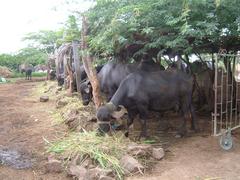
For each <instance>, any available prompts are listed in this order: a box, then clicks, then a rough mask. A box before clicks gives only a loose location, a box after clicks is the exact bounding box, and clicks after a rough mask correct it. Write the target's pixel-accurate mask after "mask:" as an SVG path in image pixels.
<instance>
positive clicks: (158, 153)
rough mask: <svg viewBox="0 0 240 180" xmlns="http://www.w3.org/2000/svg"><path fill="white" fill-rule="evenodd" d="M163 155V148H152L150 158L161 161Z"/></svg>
mask: <svg viewBox="0 0 240 180" xmlns="http://www.w3.org/2000/svg"><path fill="white" fill-rule="evenodd" d="M164 155H165V153H164V150H163V148H153V150H152V157H153V158H154V159H157V160H161V159H162V158H163V157H164Z"/></svg>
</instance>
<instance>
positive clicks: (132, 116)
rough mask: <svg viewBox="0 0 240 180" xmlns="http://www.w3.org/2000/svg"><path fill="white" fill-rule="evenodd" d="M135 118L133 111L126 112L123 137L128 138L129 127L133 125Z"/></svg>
mask: <svg viewBox="0 0 240 180" xmlns="http://www.w3.org/2000/svg"><path fill="white" fill-rule="evenodd" d="M135 116H136V113H135V112H134V111H128V118H127V131H126V133H125V136H126V137H128V136H129V129H130V126H131V125H132V124H133V120H134V117H135Z"/></svg>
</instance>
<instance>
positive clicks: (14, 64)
mask: <svg viewBox="0 0 240 180" xmlns="http://www.w3.org/2000/svg"><path fill="white" fill-rule="evenodd" d="M19 64H21V62H20V59H18V58H17V56H16V55H11V54H0V66H6V67H8V68H10V69H16V70H17V69H18V66H19Z"/></svg>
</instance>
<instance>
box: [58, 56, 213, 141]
mask: <svg viewBox="0 0 240 180" xmlns="http://www.w3.org/2000/svg"><path fill="white" fill-rule="evenodd" d="M196 65H197V66H198V68H196V69H201V68H202V67H200V65H199V64H196ZM80 69H81V71H80V72H81V84H80V93H81V97H82V103H83V105H88V104H89V102H90V101H91V100H92V97H93V95H92V86H91V83H90V81H89V80H88V77H87V74H86V72H85V71H84V67H83V65H82V66H81V67H80ZM209 70H211V68H209V67H207V66H204V68H202V70H201V72H200V73H199V74H201V75H200V76H201V78H200V79H201V80H202V81H204V82H203V83H202V82H198V83H197V81H198V77H196V76H194V75H193V74H194V73H188V72H187V70H186V68H185V69H184V68H182V69H181V68H180V69H179V68H177V66H176V63H173V64H172V65H170V66H169V67H168V68H166V69H165V68H164V67H163V66H161V65H160V64H159V63H155V62H154V61H149V60H146V61H144V60H143V61H141V63H131V64H129V63H123V62H115V61H109V62H108V63H106V64H105V65H103V66H98V67H96V71H97V78H98V80H99V84H100V90H101V92H102V93H103V94H105V96H106V98H107V103H106V104H105V105H104V106H101V107H100V108H99V109H98V110H97V119H98V124H99V130H100V132H101V133H104V132H108V131H110V130H111V129H112V122H113V119H114V118H119V117H121V116H122V115H124V114H125V113H126V112H127V114H128V121H127V130H128V129H129V126H130V125H131V124H132V123H133V120H134V118H135V117H136V116H137V115H139V120H140V123H141V133H140V136H139V137H146V136H147V119H148V113H149V111H156V112H160V113H163V112H165V111H169V110H173V111H175V112H178V113H179V114H181V116H182V119H183V121H182V125H181V127H180V129H179V131H178V134H177V135H178V136H183V135H184V134H185V133H186V131H187V130H186V121H187V119H189V117H190V118H191V129H192V130H195V131H197V130H198V127H197V121H196V118H195V111H194V108H193V104H194V102H193V101H194V99H195V102H197V103H198V104H199V103H200V101H201V100H203V98H205V99H208V98H210V97H209V92H210V91H212V90H213V89H212V82H208V81H211V78H210V76H209V72H208V71H209ZM57 80H58V84H59V85H62V84H63V83H64V76H63V75H62V74H59V75H58V77H57ZM196 83H197V88H198V90H196V89H197V88H196ZM201 84H203V85H201ZM208 84H209V86H208V87H206V85H208ZM202 86H204V87H202ZM194 91H196V92H200V93H197V94H198V95H197V96H196V97H197V98H194V97H193V96H194ZM201 91H202V92H201ZM195 94H196V93H195ZM203 94H204V97H203V96H202V95H203ZM200 96H202V97H200ZM205 104H207V102H205ZM194 106H195V107H196V103H195V104H194ZM127 132H128V131H127ZM127 134H128V133H126V135H127Z"/></svg>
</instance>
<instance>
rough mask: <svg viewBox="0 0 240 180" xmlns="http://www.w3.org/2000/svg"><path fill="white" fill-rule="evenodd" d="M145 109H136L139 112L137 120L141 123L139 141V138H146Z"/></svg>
mask: <svg viewBox="0 0 240 180" xmlns="http://www.w3.org/2000/svg"><path fill="white" fill-rule="evenodd" d="M146 109H147V108H145V107H138V111H139V120H140V123H141V133H140V136H139V140H140V139H141V137H147V121H146V120H147V110H146Z"/></svg>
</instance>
